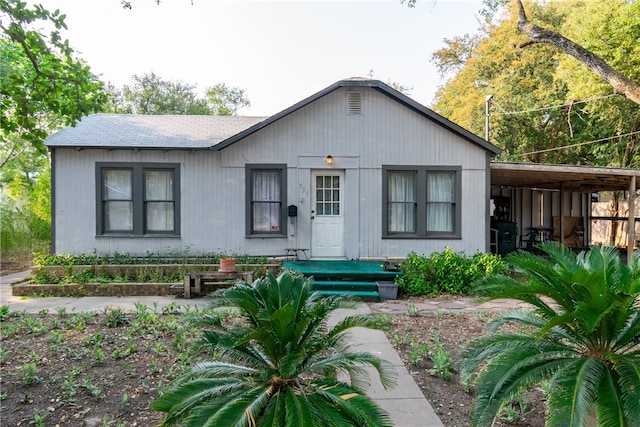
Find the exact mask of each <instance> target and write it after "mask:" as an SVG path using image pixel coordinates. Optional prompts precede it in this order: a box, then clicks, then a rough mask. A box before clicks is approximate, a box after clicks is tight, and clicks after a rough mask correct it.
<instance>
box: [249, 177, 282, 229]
mask: <svg viewBox="0 0 640 427" xmlns="http://www.w3.org/2000/svg"><path fill="white" fill-rule="evenodd" d="M252 176H253V182H252V187H253V188H252V204H253V207H252V214H253V231H256V232H262V233H270V232H279V231H280V208H281V200H280V197H281V195H280V186H281V171H280V170H266V171H254V172H253V175H252Z"/></svg>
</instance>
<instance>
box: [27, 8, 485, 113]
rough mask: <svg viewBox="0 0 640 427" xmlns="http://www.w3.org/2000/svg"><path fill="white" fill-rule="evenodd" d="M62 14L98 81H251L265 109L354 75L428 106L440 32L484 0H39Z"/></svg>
mask: <svg viewBox="0 0 640 427" xmlns="http://www.w3.org/2000/svg"><path fill="white" fill-rule="evenodd" d="M33 2H37V3H41V4H42V5H43V6H44V7H45V8H46V9H48V10H55V9H60V12H61V13H64V14H66V20H65V22H66V24H67V27H68V30H67V31H64V33H63V37H64V38H66V39H68V40H69V43H70V45H71V47H72V48H73V49H74V50H75V51H76V52H77V54H78V56H79V57H80V58H82V59H83V60H85V61H86V62H87V63H88V65H89V66H90V67H91V70H92V71H93V72H94V73H95V74H97V75H98V76H99V77H100V78H101V80H103V81H105V82H111V83H113V84H115V85H116V86H118V87H121V86H122V85H125V84H128V83H130V82H131V77H132V76H133V75H143V74H145V73H150V72H153V73H155V74H156V75H158V76H159V77H160V78H162V79H163V80H174V81H181V82H183V83H187V84H191V85H195V86H196V87H197V90H198V93H199V94H200V95H201V96H202V95H203V94H204V91H205V90H206V88H208V87H211V86H213V85H215V84H217V83H225V84H227V85H228V86H233V87H238V88H241V89H244V90H245V93H246V96H247V98H248V99H249V100H250V102H251V107H249V108H244V109H242V110H240V114H242V115H248V116H269V115H272V114H276V113H278V112H279V111H281V110H283V109H285V108H287V107H289V106H291V105H293V104H295V103H296V102H298V101H300V100H302V99H304V98H306V97H308V96H310V95H313V94H314V93H316V92H317V91H319V90H322V89H324V88H325V87H327V86H329V85H331V84H333V83H335V82H336V81H338V80H342V79H345V78H349V77H368V76H372V77H373V78H375V79H378V80H381V81H383V82H386V83H388V82H397V83H400V84H402V85H403V86H406V87H409V88H410V89H411V90H410V91H409V93H408V94H409V96H411V97H412V98H414V99H415V100H416V101H418V102H420V103H422V104H424V105H426V106H429V105H431V103H432V101H433V97H434V94H435V92H436V90H437V88H438V86H439V85H441V84H442V83H443V82H442V80H441V79H440V76H439V75H438V73H437V70H436V67H435V65H434V64H433V63H432V62H431V56H432V54H433V53H434V52H435V51H437V50H438V49H440V48H442V47H444V43H443V39H445V38H448V39H451V38H453V37H456V36H462V35H464V34H467V33H474V32H476V31H477V29H478V27H479V18H478V16H479V13H478V11H479V10H480V9H481V7H482V1H481V0H419V1H418V3H417V5H416V7H415V8H408V7H407V6H406V4H401V2H400V0H373V1H366V0H351V1H338V0H333V1H327V0H316V1H311V0H297V1H296V0H288V1H282V0H281V1H269V0H255V1H248V0H162V1H161V3H160V5H157V4H156V2H155V0H132V5H133V7H132V9H131V10H125V9H123V8H122V6H121V3H120V0H34V1H32V3H33Z"/></svg>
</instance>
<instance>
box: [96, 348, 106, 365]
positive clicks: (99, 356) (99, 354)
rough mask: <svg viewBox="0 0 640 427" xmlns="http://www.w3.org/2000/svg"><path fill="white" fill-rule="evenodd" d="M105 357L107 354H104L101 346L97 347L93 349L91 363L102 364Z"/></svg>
mask: <svg viewBox="0 0 640 427" xmlns="http://www.w3.org/2000/svg"><path fill="white" fill-rule="evenodd" d="M106 359H107V355H106V354H105V352H104V350H103V349H102V348H100V347H98V348H96V349H95V350H94V352H93V363H94V364H95V365H102V364H103V363H104V361H105V360H106Z"/></svg>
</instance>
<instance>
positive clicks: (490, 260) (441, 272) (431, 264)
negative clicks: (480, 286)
mask: <svg viewBox="0 0 640 427" xmlns="http://www.w3.org/2000/svg"><path fill="white" fill-rule="evenodd" d="M505 269H506V264H505V263H504V261H502V258H501V257H500V256H499V255H494V254H489V253H483V252H476V253H475V254H474V255H473V256H472V257H470V258H469V257H467V256H465V254H464V253H463V252H454V251H453V250H452V249H450V248H446V249H445V250H444V251H443V252H434V253H433V254H431V256H430V257H425V256H421V255H418V254H416V253H415V252H411V253H410V254H409V255H408V257H407V259H406V260H405V261H404V262H403V263H402V264H401V265H400V271H402V276H401V277H400V278H399V279H398V286H399V287H400V289H401V291H402V293H403V294H405V295H409V296H416V295H440V294H443V293H449V294H458V295H467V294H469V293H470V292H471V289H472V288H473V285H474V283H475V282H476V281H477V280H478V279H480V278H482V277H484V276H486V275H489V274H497V273H500V272H502V271H504V270H505Z"/></svg>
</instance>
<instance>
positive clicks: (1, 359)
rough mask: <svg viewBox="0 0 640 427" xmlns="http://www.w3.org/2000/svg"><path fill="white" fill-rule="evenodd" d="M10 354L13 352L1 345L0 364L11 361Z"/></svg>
mask: <svg viewBox="0 0 640 427" xmlns="http://www.w3.org/2000/svg"><path fill="white" fill-rule="evenodd" d="M10 354H11V352H10V351H9V350H7V349H6V348H4V346H3V345H1V344H0V363H2V364H4V363H7V361H8V360H9V355H10Z"/></svg>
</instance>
